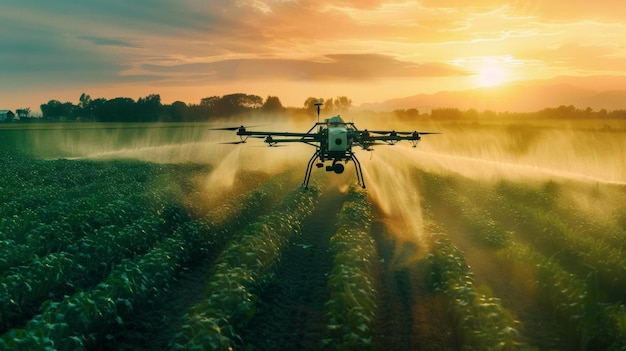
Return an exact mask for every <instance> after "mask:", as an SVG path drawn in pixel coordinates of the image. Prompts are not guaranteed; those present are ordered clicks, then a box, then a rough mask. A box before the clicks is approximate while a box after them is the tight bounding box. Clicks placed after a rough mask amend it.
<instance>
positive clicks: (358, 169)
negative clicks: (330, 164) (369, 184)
mask: <svg viewBox="0 0 626 351" xmlns="http://www.w3.org/2000/svg"><path fill="white" fill-rule="evenodd" d="M350 158H351V159H352V162H354V166H355V168H356V180H357V182H359V185H360V186H361V187H362V188H363V189H365V179H364V178H363V169H361V162H359V159H358V158H356V156H354V154H352V155H350Z"/></svg>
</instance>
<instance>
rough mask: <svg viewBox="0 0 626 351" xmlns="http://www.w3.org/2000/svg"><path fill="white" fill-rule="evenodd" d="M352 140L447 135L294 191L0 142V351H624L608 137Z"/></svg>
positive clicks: (88, 142) (620, 232)
mask: <svg viewBox="0 0 626 351" xmlns="http://www.w3.org/2000/svg"><path fill="white" fill-rule="evenodd" d="M347 119H350V118H347ZM250 122H251V124H265V123H268V124H269V125H267V126H264V127H259V129H261V130H280V131H283V130H284V131H287V130H289V131H305V130H307V129H308V128H309V127H310V124H311V123H312V121H281V122H277V121H272V120H269V121H250ZM355 123H356V124H357V126H358V127H359V128H362V129H364V128H369V129H382V128H390V129H396V130H411V131H412V130H414V129H417V130H420V131H439V132H443V134H441V135H431V136H424V137H423V139H424V140H423V141H422V142H421V143H420V144H419V145H418V147H417V148H416V149H412V148H410V147H407V146H406V145H396V146H389V147H387V146H381V147H377V148H376V149H375V151H373V152H368V151H358V152H357V156H358V157H359V159H360V160H361V162H362V164H363V168H364V173H365V181H366V183H367V185H368V189H367V190H366V191H357V190H356V189H354V188H352V187H350V185H351V184H353V183H354V182H355V180H356V176H355V175H354V173H353V168H352V167H351V166H348V167H347V168H346V172H345V173H344V174H343V175H341V176H337V175H334V174H332V175H326V174H323V172H321V171H319V170H314V179H313V183H314V184H315V185H314V187H313V190H311V191H308V192H307V191H303V190H301V189H300V188H299V184H300V182H301V180H302V177H303V176H304V169H305V166H306V162H307V160H308V158H309V157H310V155H311V154H312V153H313V151H314V149H313V148H312V147H310V146H307V145H294V146H290V147H283V148H276V149H269V148H263V147H257V146H262V145H263V143H261V142H258V143H257V142H254V141H251V142H249V143H248V144H245V145H237V146H234V145H223V144H220V143H221V142H228V141H234V140H237V139H236V136H235V135H234V133H232V134H231V133H227V132H216V131H209V130H208V128H210V127H212V126H213V125H208V124H174V125H172V124H136V125H114V124H67V125H57V124H41V125H40V124H33V125H28V126H27V127H25V128H24V127H21V126H20V127H15V125H11V126H2V128H0V137H1V140H0V148H1V149H2V155H1V156H0V160H2V163H3V170H4V172H3V174H2V175H1V176H0V189H1V190H2V191H1V195H0V196H1V197H2V202H1V203H2V205H1V206H0V213H1V214H2V216H1V218H2V219H1V220H0V253H1V254H0V267H1V268H2V269H0V271H1V272H3V273H2V277H0V332H1V333H2V337H1V338H0V348H8V349H24V350H29V349H33V348H42V347H49V348H51V349H60V350H74V349H111V350H113V349H115V350H119V349H128V350H131V349H133V350H137V349H145V350H149V349H150V350H157V349H164V348H170V349H194V348H201V347H204V348H207V349H228V348H229V347H234V348H235V349H245V348H250V347H254V348H255V349H262V350H263V349H268V350H269V349H284V350H289V349H310V350H314V349H315V350H317V349H370V348H371V349H394V350H410V349H422V350H450V349H490V348H491V349H503V350H512V349H562V350H566V349H586V350H595V349H614V350H620V349H621V348H624V347H626V311H625V309H624V302H625V301H626V295H625V294H624V291H626V252H625V251H624V244H623V243H624V242H626V241H625V239H626V168H625V165H624V160H626V143H624V140H626V125H625V124H624V122H622V121H617V120H606V121H598V120H595V121H574V120H565V121H564V120H559V121H541V120H534V121H532V122H529V123H521V122H511V121H508V122H507V123H504V122H495V121H492V122H471V123H459V122H455V123H441V122H439V123H436V122H433V121H420V122H415V123H407V122H406V121H398V120H391V119H388V118H373V117H370V118H363V119H362V120H355Z"/></svg>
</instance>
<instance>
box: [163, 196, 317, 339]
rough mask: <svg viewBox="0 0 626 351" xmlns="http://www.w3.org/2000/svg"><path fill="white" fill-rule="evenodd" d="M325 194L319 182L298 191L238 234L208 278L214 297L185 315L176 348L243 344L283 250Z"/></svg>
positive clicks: (209, 296) (223, 252) (209, 288)
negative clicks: (240, 331)
mask: <svg viewBox="0 0 626 351" xmlns="http://www.w3.org/2000/svg"><path fill="white" fill-rule="evenodd" d="M319 193H320V190H319V188H318V187H315V186H314V187H312V188H311V189H310V190H308V191H303V190H301V189H298V190H295V191H292V192H291V193H290V194H289V195H287V196H286V197H285V198H284V200H283V201H282V202H281V203H280V205H279V206H278V207H277V208H276V209H274V210H273V211H272V212H271V213H270V214H268V215H264V216H261V217H260V218H259V219H258V220H257V221H256V222H252V223H249V224H248V225H246V226H245V227H244V228H243V229H242V230H241V231H240V232H239V233H237V234H236V235H235V236H234V238H233V240H231V241H230V242H229V243H228V245H227V246H226V248H225V249H224V250H223V251H222V253H221V254H220V256H219V258H218V259H217V261H216V263H215V267H214V270H213V272H212V274H211V276H210V278H209V280H208V282H207V289H206V290H207V291H208V296H207V297H206V299H205V300H203V301H202V302H201V303H199V304H198V305H196V306H194V307H193V308H192V309H191V310H190V311H189V312H188V313H187V314H186V315H185V317H184V320H185V321H184V323H183V325H182V326H181V327H180V331H179V332H178V333H177V335H176V336H175V338H174V340H172V342H171V343H170V347H171V348H173V349H185V350H197V349H205V348H213V347H215V348H217V349H224V350H227V349H231V348H233V347H235V346H239V347H242V345H241V339H240V337H239V336H238V335H237V330H238V329H240V328H244V327H245V325H246V324H247V323H248V322H249V321H250V320H251V319H252V318H253V317H254V315H255V313H256V303H257V300H258V292H259V291H261V290H262V289H263V287H264V286H265V285H266V284H267V283H268V282H269V280H271V279H272V277H273V270H274V268H275V266H276V264H277V262H278V260H279V259H280V255H281V251H282V250H283V248H284V247H285V246H286V245H287V244H288V243H289V240H291V239H292V238H293V237H294V236H295V235H298V233H299V231H300V225H301V221H302V219H304V218H305V217H306V216H308V215H309V214H311V212H312V210H313V208H314V206H315V204H316V202H317V197H318V196H319Z"/></svg>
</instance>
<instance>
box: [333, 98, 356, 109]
mask: <svg viewBox="0 0 626 351" xmlns="http://www.w3.org/2000/svg"><path fill="white" fill-rule="evenodd" d="M334 106H335V110H336V111H337V112H339V113H344V112H348V111H349V110H350V108H351V107H352V100H350V99H348V98H347V97H346V96H337V97H336V98H335V101H334Z"/></svg>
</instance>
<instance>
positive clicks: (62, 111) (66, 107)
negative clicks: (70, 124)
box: [39, 100, 78, 120]
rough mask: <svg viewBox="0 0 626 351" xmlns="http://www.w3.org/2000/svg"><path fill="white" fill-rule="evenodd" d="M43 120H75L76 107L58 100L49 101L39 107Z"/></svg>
mask: <svg viewBox="0 0 626 351" xmlns="http://www.w3.org/2000/svg"><path fill="white" fill-rule="evenodd" d="M39 107H40V108H41V112H42V113H43V117H44V118H49V119H58V120H75V119H76V117H78V115H77V107H76V106H75V105H74V104H72V103H71V102H65V103H62V102H60V101H59V100H50V101H48V103H46V104H42V105H40V106H39Z"/></svg>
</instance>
